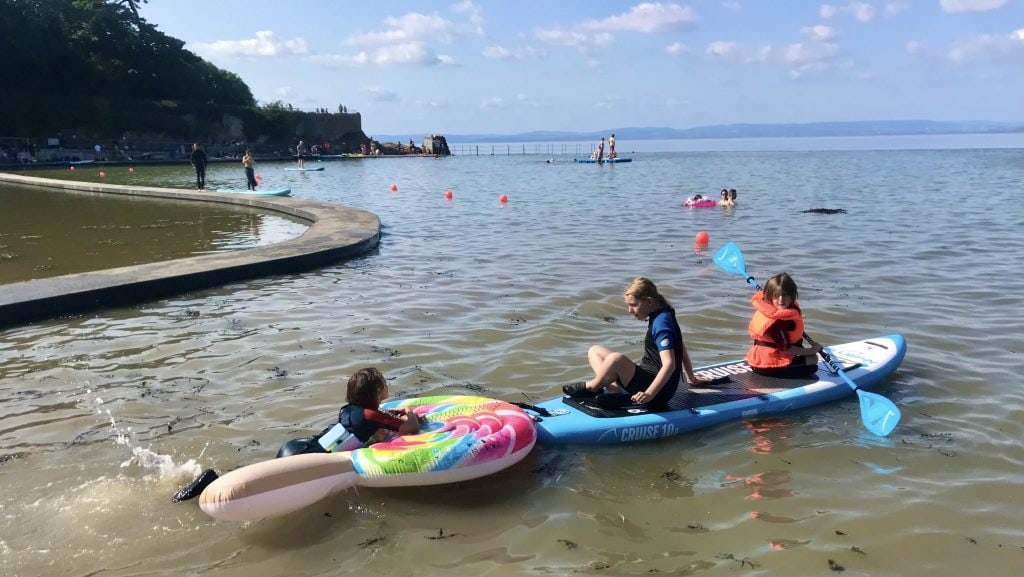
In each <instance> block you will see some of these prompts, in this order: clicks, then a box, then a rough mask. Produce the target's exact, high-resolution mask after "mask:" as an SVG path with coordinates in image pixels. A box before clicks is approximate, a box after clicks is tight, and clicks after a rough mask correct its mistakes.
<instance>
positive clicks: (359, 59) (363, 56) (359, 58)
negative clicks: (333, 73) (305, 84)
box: [306, 51, 370, 68]
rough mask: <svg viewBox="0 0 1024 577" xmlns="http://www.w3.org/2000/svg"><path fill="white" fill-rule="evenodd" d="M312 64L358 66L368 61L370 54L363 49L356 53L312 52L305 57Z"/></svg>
mask: <svg viewBox="0 0 1024 577" xmlns="http://www.w3.org/2000/svg"><path fill="white" fill-rule="evenodd" d="M306 60H307V61H309V62H312V63H313V64H319V65H320V66H325V67H327V68H359V67H361V66H366V65H367V64H369V63H370V55H369V54H367V53H366V52H365V51H362V52H358V53H356V54H352V55H348V54H314V55H312V56H309V57H307V58H306Z"/></svg>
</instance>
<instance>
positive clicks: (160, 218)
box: [0, 167, 308, 285]
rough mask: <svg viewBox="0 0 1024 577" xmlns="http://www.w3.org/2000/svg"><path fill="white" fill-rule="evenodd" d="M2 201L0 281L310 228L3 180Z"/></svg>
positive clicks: (279, 237) (166, 256) (274, 238)
mask: <svg viewBox="0 0 1024 577" xmlns="http://www.w3.org/2000/svg"><path fill="white" fill-rule="evenodd" d="M106 170H109V171H111V172H114V170H118V169H112V168H106ZM119 170H120V171H121V172H123V173H124V174H125V175H128V174H130V173H128V172H127V169H126V167H119ZM28 174H29V175H30V176H41V177H47V178H60V177H63V176H66V174H65V171H56V170H48V171H37V172H31V173H28ZM132 176H134V175H132ZM153 177H156V174H154V175H153ZM104 180H105V179H104ZM121 184H124V183H123V182H122V183H121ZM0 206H3V207H4V210H2V211H0V285H2V284H4V283H11V282H18V281H24V280H31V279H39V278H49V277H54V276H61V275H66V274H74V273H80V272H88V271H93V270H99V269H104V268H116V267H120V266H130V265H134V264H140V263H147V262H160V261H165V260H171V259H176V258H184V257H188V256H195V255H201V254H208V253H214V252H224V251H230V250H239V249H244V248H252V247H256V246H263V245H266V244H272V243H275V242H281V241H283V240H287V239H289V238H294V237H297V236H299V235H300V234H302V233H303V232H305V231H306V228H307V225H308V223H306V222H305V221H300V220H299V219H296V218H293V217H287V216H283V215H280V214H270V213H266V212H263V211H257V210H254V209H251V208H248V207H232V206H226V205H219V204H210V203H201V202H200V203H197V202H188V201H177V200H167V199H155V198H146V197H129V196H117V195H110V194H99V193H88V192H74V193H71V192H63V191H56V190H47V189H42V188H33V187H21V186H13V185H9V184H6V183H0Z"/></svg>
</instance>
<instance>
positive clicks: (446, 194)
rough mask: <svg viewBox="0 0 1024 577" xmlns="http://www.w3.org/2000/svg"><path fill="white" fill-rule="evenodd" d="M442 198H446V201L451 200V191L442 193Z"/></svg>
mask: <svg viewBox="0 0 1024 577" xmlns="http://www.w3.org/2000/svg"><path fill="white" fill-rule="evenodd" d="M444 197H445V198H447V199H448V200H451V199H452V191H450V190H449V191H447V192H445V193H444Z"/></svg>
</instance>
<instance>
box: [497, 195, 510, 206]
mask: <svg viewBox="0 0 1024 577" xmlns="http://www.w3.org/2000/svg"><path fill="white" fill-rule="evenodd" d="M498 202H500V203H501V204H505V203H506V202H508V195H506V194H503V195H501V196H499V197H498Z"/></svg>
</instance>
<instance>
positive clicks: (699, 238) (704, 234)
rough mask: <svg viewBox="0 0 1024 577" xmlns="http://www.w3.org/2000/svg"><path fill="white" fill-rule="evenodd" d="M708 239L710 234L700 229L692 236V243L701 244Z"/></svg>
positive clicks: (705, 242) (704, 243)
mask: <svg viewBox="0 0 1024 577" xmlns="http://www.w3.org/2000/svg"><path fill="white" fill-rule="evenodd" d="M710 240H711V235H709V234H708V231H706V230H702V231H700V232H698V233H697V236H696V237H695V238H694V243H695V244H697V245H700V246H703V245H706V244H707V243H708V242H709V241H710Z"/></svg>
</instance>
